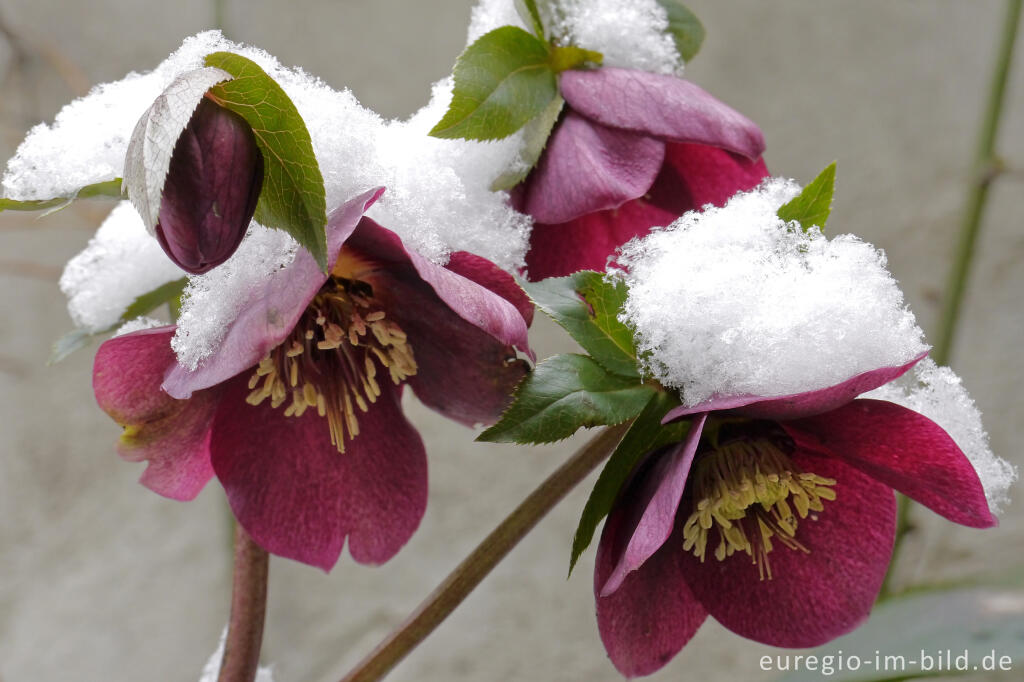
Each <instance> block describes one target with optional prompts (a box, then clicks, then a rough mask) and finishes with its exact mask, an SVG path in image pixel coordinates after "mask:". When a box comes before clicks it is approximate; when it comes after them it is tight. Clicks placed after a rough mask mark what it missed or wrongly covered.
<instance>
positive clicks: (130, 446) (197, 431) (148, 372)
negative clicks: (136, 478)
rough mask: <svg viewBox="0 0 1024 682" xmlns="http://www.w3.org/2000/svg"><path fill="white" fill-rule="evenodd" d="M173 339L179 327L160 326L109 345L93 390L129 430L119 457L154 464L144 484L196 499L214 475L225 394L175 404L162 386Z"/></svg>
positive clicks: (96, 367) (99, 357) (100, 355)
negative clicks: (212, 442)
mask: <svg viewBox="0 0 1024 682" xmlns="http://www.w3.org/2000/svg"><path fill="white" fill-rule="evenodd" d="M173 335H174V327H160V328H157V329H148V330H144V331H138V332H135V333H134V334H126V335H125V336H117V337H114V338H112V339H110V340H108V341H106V342H104V343H103V345H101V346H100V348H99V350H98V351H97V352H96V359H95V361H94V363H93V375H92V386H93V391H94V393H95V394H96V402H97V403H99V406H100V407H101V408H102V409H103V410H104V411H105V412H106V413H107V414H109V415H110V416H111V417H112V418H113V419H114V421H116V422H117V423H119V424H121V425H122V426H124V427H125V431H124V433H123V434H122V436H121V440H120V442H119V443H118V445H117V450H118V453H119V454H120V455H121V456H122V457H124V458H125V459H127V460H129V461H132V462H140V461H143V460H146V461H148V462H149V466H147V467H146V470H145V471H144V472H143V474H142V478H141V479H140V482H141V483H142V484H143V485H145V486H146V487H147V488H149V489H150V490H152V491H154V492H156V493H159V494H160V495H163V496H164V497H169V498H171V499H175V500H191V499H193V498H194V497H195V496H196V495H198V494H199V491H200V490H202V489H203V486H205V485H206V482H207V481H209V480H210V478H211V477H212V476H213V468H212V466H211V465H210V450H209V436H210V422H211V421H212V418H213V413H214V411H215V409H216V407H217V400H218V398H219V391H216V390H212V391H202V392H199V393H196V395H195V396H193V397H192V399H191V400H175V399H174V398H171V397H170V396H169V395H167V393H165V392H164V391H163V390H162V389H161V388H160V382H161V381H162V380H163V376H164V373H165V372H166V371H167V368H168V367H170V366H171V365H173V364H174V363H175V358H174V352H173V351H172V350H171V337H172V336H173Z"/></svg>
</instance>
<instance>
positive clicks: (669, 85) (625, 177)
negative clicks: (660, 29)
mask: <svg viewBox="0 0 1024 682" xmlns="http://www.w3.org/2000/svg"><path fill="white" fill-rule="evenodd" d="M559 89H560V91H561V94H562V96H563V97H564V98H565V101H566V107H565V109H564V112H563V114H562V119H561V121H560V122H559V123H558V125H557V126H556V127H555V129H554V131H553V133H552V134H551V137H550V139H549V140H548V142H547V147H546V148H545V150H544V153H543V155H542V156H541V158H540V161H539V162H538V164H537V166H536V168H534V170H533V171H532V172H531V173H530V175H529V176H528V177H527V178H526V180H525V181H524V182H523V183H522V184H521V185H519V186H518V187H517V188H516V189H515V190H514V197H515V203H516V205H517V208H519V210H521V211H523V212H524V213H528V214H530V215H531V216H532V217H533V219H534V221H535V226H534V229H533V232H532V234H531V237H530V251H529V252H528V254H527V257H526V263H527V268H528V271H529V275H530V277H531V278H532V279H542V278H545V277H554V276H561V275H566V274H569V273H571V272H575V271H577V270H580V269H592V270H603V269H604V267H605V263H606V261H607V258H608V256H610V255H611V254H612V253H614V251H615V249H616V248H617V247H618V246H620V245H622V244H624V243H625V242H627V241H629V240H630V239H631V238H633V237H637V236H642V235H644V234H646V233H647V231H648V230H649V229H650V228H651V227H654V226H658V225H667V224H669V223H671V222H672V221H673V220H675V219H676V218H678V217H679V216H680V215H682V214H684V213H686V212H687V211H691V210H695V209H699V208H701V207H702V206H704V205H705V204H709V203H710V204H715V205H719V206H720V205H722V204H723V203H725V201H726V200H727V199H728V198H729V197H731V196H732V195H733V194H735V193H736V192H738V191H741V190H748V189H751V188H753V187H754V186H756V185H757V184H758V183H760V182H761V180H762V179H764V177H765V176H766V175H767V174H768V172H767V169H766V168H765V165H764V162H763V161H762V160H761V158H760V157H761V154H762V153H763V152H764V137H763V135H762V134H761V131H760V129H759V128H758V127H757V125H755V124H754V123H753V122H752V121H750V120H749V119H747V118H746V117H745V116H743V115H742V114H740V113H738V112H736V111H735V110H733V109H731V108H730V107H728V106H726V105H725V104H723V103H722V102H719V101H718V100H717V99H715V98H714V97H712V96H711V95H709V94H708V93H707V92H705V91H704V90H702V89H701V88H699V87H697V86H696V85H694V84H693V83H690V82H688V81H685V80H682V79H679V78H676V77H674V76H670V75H663V74H656V73H648V72H645V71H639V70H634V69H623V68H614V67H604V68H600V69H595V70H590V71H583V70H570V71H565V72H563V73H562V74H561V75H560V76H559Z"/></svg>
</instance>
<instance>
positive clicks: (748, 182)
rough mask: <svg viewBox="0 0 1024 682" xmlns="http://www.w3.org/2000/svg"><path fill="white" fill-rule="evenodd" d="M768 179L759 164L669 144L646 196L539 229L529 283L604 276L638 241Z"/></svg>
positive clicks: (715, 151) (528, 263)
mask: <svg viewBox="0 0 1024 682" xmlns="http://www.w3.org/2000/svg"><path fill="white" fill-rule="evenodd" d="M767 176H768V169H767V168H766V167H765V165H764V162H763V161H762V160H760V159H758V160H756V161H749V160H747V159H745V158H743V157H741V156H738V155H736V154H732V153H730V152H726V151H722V150H721V149H715V148H714V147H706V146H704V145H697V144H669V145H667V146H666V155H665V163H664V165H663V166H662V168H661V172H660V173H659V174H658V177H657V179H656V180H655V181H654V185H652V186H651V189H650V190H649V191H648V192H647V194H646V195H645V196H643V197H640V198H638V199H633V200H632V201H627V202H626V203H625V204H623V205H622V206H620V207H618V208H616V209H611V210H607V211H596V212H594V213H588V214H586V215H583V216H580V217H579V218H576V219H575V220H571V221H569V222H567V223H559V224H554V225H546V224H543V223H537V224H535V225H534V228H533V232H532V233H531V234H530V250H529V252H528V253H527V254H526V267H527V271H528V274H529V276H530V279H532V280H540V279H545V278H547V277H562V276H564V275H568V274H571V273H573V272H576V271H578V270H598V271H600V270H604V269H605V265H606V264H607V261H608V257H609V256H611V255H612V254H614V253H615V250H616V249H617V248H618V247H619V246H621V245H622V244H625V243H626V242H627V241H629V240H630V239H632V238H633V237H642V236H644V235H645V234H647V232H648V231H650V229H651V228H652V227H655V226H661V225H669V224H671V223H672V222H673V221H675V219H676V218H678V217H679V216H681V215H682V214H684V213H686V212H687V211H693V210H697V209H700V208H701V207H702V206H704V205H705V204H714V205H716V206H722V205H723V204H725V202H726V201H728V200H729V198H730V197H732V196H733V195H734V194H735V193H737V192H742V191H747V190H750V189H753V188H754V187H756V186H757V185H758V184H759V183H760V182H761V181H762V180H763V179H764V178H765V177H767ZM527 182H529V180H527Z"/></svg>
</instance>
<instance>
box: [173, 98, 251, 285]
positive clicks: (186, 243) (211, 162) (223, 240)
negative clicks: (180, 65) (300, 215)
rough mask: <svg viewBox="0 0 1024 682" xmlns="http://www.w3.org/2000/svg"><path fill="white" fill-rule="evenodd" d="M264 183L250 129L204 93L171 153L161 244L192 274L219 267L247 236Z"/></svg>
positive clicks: (242, 120)
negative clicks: (204, 95)
mask: <svg viewBox="0 0 1024 682" xmlns="http://www.w3.org/2000/svg"><path fill="white" fill-rule="evenodd" d="M262 187H263V155H262V154H261V153H260V150H259V147H258V146H257V145H256V137H255V136H254V135H253V132H252V128H250V127H249V124H248V123H246V122H245V119H243V118H242V117H241V116H239V115H238V114H236V113H235V112H233V111H230V110H228V109H225V108H223V107H221V106H219V105H217V104H215V103H214V102H213V101H211V100H209V99H206V98H205V97H204V98H203V99H201V100H200V101H199V105H198V106H197V107H196V110H195V112H194V113H193V114H192V118H191V119H190V120H189V122H188V125H187V126H186V127H185V130H184V131H182V133H181V135H180V136H179V137H178V141H177V142H176V143H175V145H174V151H173V152H172V154H171V161H170V166H169V167H168V170H167V177H166V179H165V180H164V186H163V193H162V198H161V201H160V215H159V219H158V221H157V224H156V237H157V240H158V241H159V242H160V246H162V247H163V249H164V251H165V252H166V253H167V255H168V256H169V257H170V259H171V260H173V261H174V262H175V263H177V264H178V265H179V266H181V268H182V269H184V270H187V271H188V272H191V273H194V274H199V273H203V272H206V271H207V270H210V269H212V268H214V267H215V266H217V265H220V264H221V263H223V262H224V261H226V260H227V259H228V258H229V257H230V256H231V254H233V253H234V252H235V249H237V248H238V245H239V244H240V243H241V241H242V237H244V236H245V232H246V230H247V229H248V228H249V221H250V220H252V215H253V213H254V212H255V211H256V202H257V200H258V199H259V196H260V189H261V188H262Z"/></svg>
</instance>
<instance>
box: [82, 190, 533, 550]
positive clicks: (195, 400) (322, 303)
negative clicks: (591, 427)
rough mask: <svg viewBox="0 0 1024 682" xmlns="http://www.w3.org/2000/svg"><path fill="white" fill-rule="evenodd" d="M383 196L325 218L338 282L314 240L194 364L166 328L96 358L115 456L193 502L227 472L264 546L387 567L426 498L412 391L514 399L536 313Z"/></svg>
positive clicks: (488, 410) (488, 417)
mask: <svg viewBox="0 0 1024 682" xmlns="http://www.w3.org/2000/svg"><path fill="white" fill-rule="evenodd" d="M381 191H382V190H378V191H373V192H368V193H366V194H364V195H362V196H360V197H357V198H356V199H353V200H351V201H349V202H348V203H346V204H344V205H342V206H341V207H340V208H339V209H337V210H336V211H335V212H333V213H332V215H331V217H330V219H329V221H328V228H327V239H328V255H329V259H328V262H329V263H330V264H331V271H330V274H329V275H324V274H323V273H322V272H321V271H320V270H319V269H318V268H317V266H316V263H315V262H314V260H313V258H312V256H310V254H309V253H308V252H306V251H304V250H301V251H300V252H298V253H297V254H296V256H295V258H294V260H293V261H292V262H291V264H289V265H287V266H285V267H284V268H282V269H279V270H277V271H275V272H274V274H273V275H272V276H271V277H270V278H269V279H268V280H266V281H265V283H264V284H263V285H262V286H260V287H257V288H254V289H253V290H251V291H249V292H247V296H246V300H245V301H244V304H243V305H242V306H241V308H240V311H241V312H240V313H239V315H238V317H237V318H236V319H235V320H234V321H233V322H231V323H230V325H229V326H228V329H227V332H226V334H225V336H224V338H223V340H222V341H221V343H220V345H219V346H218V347H217V348H216V350H215V351H214V352H213V354H212V355H211V356H209V357H207V358H206V360H205V361H204V362H202V363H201V364H199V365H198V367H196V368H195V369H194V370H190V369H189V368H188V367H185V366H182V365H181V364H180V363H179V362H178V360H177V359H176V356H175V354H174V352H172V350H171V346H170V340H171V337H172V335H173V334H174V331H175V330H174V328H173V327H162V328H157V329H149V330H144V331H138V332H135V333H131V334H127V335H124V336H119V337H115V338H113V339H111V340H109V341H107V342H106V343H104V344H103V345H102V346H101V347H100V349H99V351H98V353H97V355H96V361H95V366H94V372H93V387H94V390H95V394H96V398H97V401H98V402H99V404H100V406H101V407H102V408H103V409H104V410H105V411H106V412H107V413H108V414H110V415H111V416H112V417H113V418H114V419H115V420H116V421H117V422H118V423H120V424H122V425H124V426H125V432H124V435H123V436H122V438H121V442H120V444H119V451H120V454H121V455H122V456H123V457H125V458H126V459H129V460H133V461H141V460H146V461H148V462H149V466H148V467H147V469H146V471H145V472H144V473H143V476H142V482H143V483H144V484H145V485H146V486H148V487H149V488H151V489H152V490H154V491H156V492H158V493H160V494H162V495H165V496H167V497H170V498H173V499H179V500H188V499H192V498H193V497H195V496H196V495H197V494H198V493H199V491H200V490H201V489H202V488H203V486H204V485H205V484H206V482H207V481H208V480H209V479H210V478H211V477H212V476H213V475H216V476H217V478H218V479H219V480H220V482H221V484H222V485H223V486H224V489H225V491H226V492H227V497H228V501H229V503H230V504H231V508H232V509H233V511H234V513H235V516H236V518H237V519H238V520H239V522H240V523H241V524H242V525H243V527H244V528H245V529H246V530H247V531H248V532H249V534H250V535H251V536H252V537H253V538H254V539H255V540H256V542H257V543H259V544H260V545H261V546H263V547H264V548H266V549H267V550H269V551H271V552H273V553H275V554H279V555H282V556H285V557H289V558H293V559H297V560H299V561H302V562H304V563H308V564H311V565H315V566H319V567H321V568H323V569H324V570H329V569H330V568H331V567H332V566H333V565H334V564H335V562H336V561H337V559H338V556H339V554H340V552H341V550H342V548H343V546H344V544H345V540H346V537H347V538H348V543H349V551H350V552H351V554H352V557H353V558H354V559H355V560H356V561H359V562H361V563H373V564H376V563H382V562H384V561H386V560H388V559H389V558H390V557H391V556H393V555H394V554H395V553H396V552H397V551H398V550H399V548H401V547H402V545H403V544H404V543H405V542H406V541H407V540H408V539H409V537H410V536H411V535H412V533H413V531H414V530H415V529H416V527H417V525H418V524H419V521H420V518H421V516H422V514H423V511H424V508H425V506H426V501H427V464H426V453H425V452H424V448H423V443H422V441H421V440H420V437H419V435H418V433H417V432H416V430H415V429H414V428H413V427H412V425H410V424H409V422H408V421H407V420H406V418H405V416H404V415H403V414H402V410H401V405H400V398H401V395H402V388H403V385H405V384H408V385H409V387H410V388H412V390H413V391H414V392H415V393H416V395H417V396H418V397H419V398H420V400H422V401H423V402H424V403H425V404H426V405H428V406H429V407H431V408H433V409H435V410H437V411H439V412H441V413H442V414H444V415H446V416H448V417H450V418H452V419H454V420H456V421H459V422H462V423H465V424H473V423H476V422H489V421H492V420H493V419H494V418H496V417H497V416H498V414H499V413H500V412H501V410H502V409H503V408H504V406H505V404H506V402H507V400H508V396H509V394H510V393H511V391H512V389H513V387H514V386H515V385H516V383H517V382H518V381H519V380H520V379H521V378H522V377H523V376H524V374H525V372H526V364H525V361H523V360H518V359H516V348H518V349H521V350H523V351H525V352H527V353H528V352H529V348H528V345H527V339H526V330H527V325H528V323H529V320H530V318H531V315H532V308H531V307H530V304H529V302H528V301H527V299H526V298H525V295H524V294H523V293H522V292H521V290H520V289H519V288H518V287H517V286H516V284H515V282H514V281H513V280H512V278H511V276H510V275H508V274H507V273H505V272H504V271H502V270H499V269H498V268H497V267H496V266H494V265H493V264H491V263H490V262H489V261H486V260H484V259H482V258H479V257H477V256H473V255H470V254H466V253H455V254H453V255H452V257H451V260H450V262H449V263H448V265H447V266H445V267H441V266H439V265H436V264H434V263H432V262H430V261H428V260H426V259H425V258H423V257H422V256H420V255H418V254H417V253H414V252H411V251H409V250H407V249H406V248H405V247H404V246H403V244H402V242H401V240H400V239H399V238H398V237H397V236H396V235H395V234H394V233H392V232H390V231H389V230H387V229H385V228H383V227H381V226H380V225H378V224H376V223H375V222H373V221H372V220H370V219H368V218H365V217H363V213H364V211H365V210H366V208H368V207H369V205H370V204H372V203H373V202H374V201H375V200H376V199H377V197H378V196H379V195H380V192H381Z"/></svg>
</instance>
